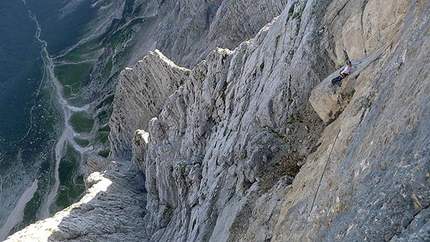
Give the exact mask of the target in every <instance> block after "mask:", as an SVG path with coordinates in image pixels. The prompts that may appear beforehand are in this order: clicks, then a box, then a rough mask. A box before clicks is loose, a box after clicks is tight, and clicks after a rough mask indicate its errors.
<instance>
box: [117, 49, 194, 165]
mask: <svg viewBox="0 0 430 242" xmlns="http://www.w3.org/2000/svg"><path fill="white" fill-rule="evenodd" d="M188 74H189V70H187V69H185V68H180V67H178V66H176V65H175V64H174V63H173V62H171V61H170V60H168V59H167V58H166V57H165V56H164V55H163V54H161V53H160V52H159V51H155V52H150V54H149V55H148V56H146V57H145V58H143V60H141V61H139V62H138V63H137V64H136V65H135V66H134V67H133V68H126V69H125V70H124V71H122V72H121V75H120V78H119V82H118V85H117V89H116V92H115V93H116V94H115V95H116V98H115V100H114V102H113V108H114V110H115V112H113V113H112V116H111V118H110V128H111V132H110V136H109V139H110V143H111V156H113V157H122V158H127V159H131V148H132V147H131V139H132V138H133V136H134V131H136V130H137V129H139V128H142V129H147V127H148V123H149V120H150V119H151V118H152V117H154V116H156V115H157V114H158V113H160V111H161V108H162V107H163V105H164V100H166V99H167V97H168V96H170V95H171V94H172V93H173V92H174V91H175V90H176V89H177V88H178V87H179V86H180V85H181V84H182V83H183V82H184V79H185V78H186V77H187V76H188Z"/></svg>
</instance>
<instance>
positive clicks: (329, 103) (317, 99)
mask: <svg viewBox="0 0 430 242" xmlns="http://www.w3.org/2000/svg"><path fill="white" fill-rule="evenodd" d="M383 51H384V48H380V49H378V50H376V51H374V52H373V53H372V54H371V55H368V56H366V57H365V58H363V59H362V60H359V61H356V62H354V63H353V68H352V72H351V74H350V75H349V76H348V77H347V78H345V79H343V80H342V84H341V86H340V87H337V86H332V84H331V80H332V79H333V78H335V77H336V76H338V75H339V71H340V70H337V71H335V72H333V73H332V74H331V75H329V76H328V77H327V78H325V79H324V80H323V81H322V82H321V83H320V84H319V85H318V86H316V87H315V89H314V90H312V92H311V96H310V97H309V102H310V103H311V105H312V107H313V108H314V110H315V112H316V113H317V114H318V116H319V117H320V118H321V119H322V120H323V122H324V123H326V124H327V123H330V122H332V121H333V120H335V119H336V118H337V117H339V115H340V114H341V113H342V112H343V110H344V109H345V108H346V106H347V105H348V103H349V101H350V100H351V98H352V96H353V95H354V93H355V90H356V86H357V78H358V77H359V76H360V74H361V72H362V71H363V70H364V69H365V68H366V67H368V66H369V65H371V64H372V63H374V62H375V61H376V60H378V59H379V57H380V56H381V54H382V52H383Z"/></svg>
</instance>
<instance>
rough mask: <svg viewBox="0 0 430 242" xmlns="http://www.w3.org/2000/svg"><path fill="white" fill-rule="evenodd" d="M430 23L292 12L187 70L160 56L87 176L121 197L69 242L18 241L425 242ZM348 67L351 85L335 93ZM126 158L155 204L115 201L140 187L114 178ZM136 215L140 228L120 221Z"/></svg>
mask: <svg viewBox="0 0 430 242" xmlns="http://www.w3.org/2000/svg"><path fill="white" fill-rule="evenodd" d="M269 5H270V4H269ZM221 6H224V5H221ZM260 6H261V5H260ZM252 7H257V6H255V5H254V6H252ZM259 10H260V11H262V12H265V10H266V9H263V8H260V9H259ZM255 11H256V10H252V11H251V12H252V13H254V12H255ZM270 11H272V10H270ZM270 11H269V12H270ZM429 11H430V2H428V1H419V0H418V1H415V0H414V1H413V0H408V1H400V0H399V1H388V0H381V1H367V0H359V1H346V0H336V1H312V0H310V1H305V0H303V1H300V0H294V1H288V2H287V3H286V5H285V8H284V9H283V11H282V13H281V14H280V15H279V16H278V17H276V18H275V19H274V20H273V21H272V22H271V23H269V24H268V25H266V26H265V27H263V28H262V29H261V30H260V31H259V32H258V34H257V35H256V36H255V38H252V39H250V40H246V41H244V42H242V43H241V44H240V45H239V46H238V47H237V48H235V49H234V50H227V49H221V48H216V49H213V50H212V52H210V54H208V55H207V56H206V57H205V58H204V60H203V61H201V62H199V63H198V64H197V65H196V66H195V67H194V68H192V69H185V68H180V67H178V66H177V65H175V64H173V63H172V62H171V61H170V60H168V59H167V58H166V57H164V56H163V55H162V54H161V53H160V52H159V51H155V52H152V53H150V54H149V55H148V56H146V57H145V58H144V59H143V60H142V61H141V62H139V63H137V64H136V65H135V66H134V67H133V68H131V69H126V70H125V71H124V72H122V74H121V77H120V82H119V84H118V87H117V89H116V90H117V93H116V94H117V95H116V96H115V100H114V110H113V114H112V116H111V120H110V126H111V127H112V130H111V133H110V137H111V147H112V148H111V151H112V152H113V153H112V154H113V157H111V159H109V160H103V159H101V158H94V159H92V162H91V163H90V164H91V166H90V167H91V169H89V170H88V172H89V173H91V172H92V171H104V173H103V174H100V175H101V177H102V178H97V179H96V178H94V176H96V175H99V173H95V174H93V175H90V176H89V177H88V179H87V185H88V186H89V187H90V189H89V190H91V189H92V190H91V191H92V192H93V193H94V192H95V190H96V189H97V187H101V185H99V184H103V181H105V182H107V181H106V180H104V179H107V180H110V181H111V182H112V183H113V184H114V185H110V186H112V189H106V188H104V189H102V188H98V189H99V193H98V194H97V195H96V196H95V197H94V198H92V199H91V200H90V199H88V200H85V201H84V202H82V201H81V203H80V205H73V206H71V207H69V210H70V211H69V212H70V213H69V214H64V213H58V214H56V215H55V216H54V218H53V219H52V220H56V221H61V222H60V225H59V226H58V227H53V226H52V225H50V223H49V221H48V220H45V221H41V222H39V223H37V224H34V225H31V226H29V227H28V228H27V229H25V230H22V231H20V232H18V233H16V234H15V235H13V236H11V237H10V239H9V240H10V241H16V240H19V239H24V238H29V237H30V236H35V235H34V232H32V231H36V230H37V231H39V232H38V233H39V236H41V238H50V239H51V240H62V241H63V240H76V241H85V240H91V239H94V238H97V237H96V236H95V235H102V237H100V238H102V239H103V240H109V239H110V240H112V241H114V240H115V239H116V238H118V236H120V235H123V234H125V235H126V236H127V239H128V240H130V241H132V240H135V241H269V240H270V241H364V240H369V241H428V240H430V210H429V205H430V155H429V154H430V153H429V150H430V142H429V141H430V130H429V123H430V113H429V111H430V110H429V108H430V96H429V93H430V78H429V70H428V63H429V62H430V54H429V47H430V38H429V36H430V17H429V16H428V12H429ZM214 31H215V30H214ZM208 36H210V34H209V35H208ZM346 59H351V60H353V61H354V63H355V66H354V68H353V71H352V73H351V75H350V76H348V77H347V78H346V79H344V80H343V81H342V85H341V87H332V86H331V84H330V80H331V79H332V78H333V77H334V76H335V75H336V74H337V70H336V69H337V68H339V67H340V66H341V65H343V63H344V61H345V60H346ZM152 96H154V97H155V98H154V99H152V98H151V97H152ZM148 121H149V123H147V122H148ZM136 126H140V127H136ZM138 128H140V129H143V130H137V131H134V130H135V129H138ZM131 136H134V137H131ZM127 138H128V139H129V140H126V139H127ZM132 138H133V139H132ZM130 147H132V154H133V157H132V161H133V163H135V164H137V166H138V167H139V168H140V169H141V171H142V172H143V173H144V175H145V188H146V192H147V194H146V197H144V196H142V197H140V196H139V195H136V194H140V195H142V194H141V193H139V192H138V191H136V190H135V189H121V188H119V189H118V187H120V186H123V185H124V181H129V182H130V186H137V185H136V183H139V181H140V178H139V176H138V175H137V172H136V171H134V170H133V168H132V167H133V165H132V164H130V162H129V161H122V162H118V160H122V159H124V158H127V156H128V155H129V149H130ZM121 164H122V165H121ZM129 166H130V167H131V168H128V167H129ZM133 172H134V173H133ZM132 174H135V175H132ZM98 180H99V182H97V181H98ZM135 188H136V187H135ZM142 193H143V192H142ZM122 196H124V197H126V198H127V199H125V200H124V202H123V203H122V202H121V197H122ZM106 201H110V202H106ZM84 203H85V204H87V205H85V204H84ZM143 206H145V208H143ZM83 207H87V208H84V209H83ZM125 207H127V208H128V211H132V212H133V213H132V214H140V215H136V216H135V217H130V218H129V219H127V218H125V217H122V216H119V215H123V214H124V213H122V211H123V209H124V208H125ZM88 208H91V209H88ZM111 211H115V212H111ZM139 211H140V212H139ZM125 213H126V212H125ZM130 214H131V213H130ZM97 216H99V217H101V218H103V223H104V225H105V226H103V227H100V226H96V222H97V220H93V218H94V217H97ZM132 221H138V222H136V223H135V224H133V222H132ZM92 226H94V227H92ZM88 227H91V228H92V229H91V230H90V229H88ZM52 230H54V231H52ZM133 236H134V237H133Z"/></svg>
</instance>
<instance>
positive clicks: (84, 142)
mask: <svg viewBox="0 0 430 242" xmlns="http://www.w3.org/2000/svg"><path fill="white" fill-rule="evenodd" d="M73 139H74V140H75V142H76V144H78V145H79V146H80V147H87V146H88V144H89V143H90V141H89V140H87V139H80V138H76V137H75V138H73Z"/></svg>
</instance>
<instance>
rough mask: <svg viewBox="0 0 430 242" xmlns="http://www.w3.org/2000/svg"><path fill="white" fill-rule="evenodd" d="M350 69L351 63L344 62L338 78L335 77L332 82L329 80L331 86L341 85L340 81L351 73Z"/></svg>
mask: <svg viewBox="0 0 430 242" xmlns="http://www.w3.org/2000/svg"><path fill="white" fill-rule="evenodd" d="M351 68H352V63H351V61H349V60H348V61H346V66H345V68H343V70H342V71H340V72H339V76H337V77H335V78H333V80H331V84H332V85H333V86H334V85H336V84H338V85H339V86H340V85H341V83H340V81H341V80H342V79H343V78H345V77H346V76H348V75H349V73H350V72H351Z"/></svg>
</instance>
